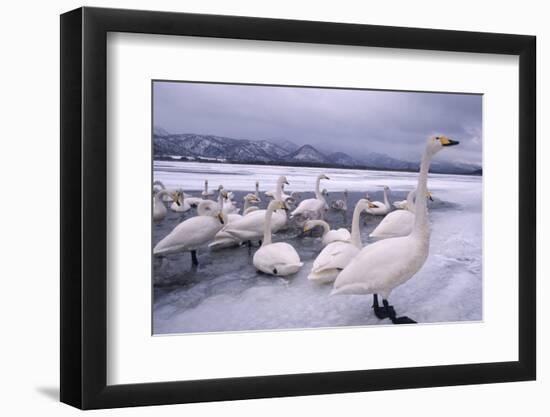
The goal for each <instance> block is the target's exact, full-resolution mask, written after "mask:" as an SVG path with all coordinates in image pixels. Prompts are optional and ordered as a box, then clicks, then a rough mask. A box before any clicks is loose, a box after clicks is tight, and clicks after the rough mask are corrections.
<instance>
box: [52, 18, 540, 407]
mask: <svg viewBox="0 0 550 417" xmlns="http://www.w3.org/2000/svg"><path fill="white" fill-rule="evenodd" d="M108 32H131V33H147V34H162V35H174V36H178V35H186V36H199V37H215V38H236V39H254V40H267V41H285V42H305V43H318V44H333V45H357V46H371V47H373V46H374V47H383V48H404V49H421V50H441V51H457V52H476V53H491V54H507V55H516V56H519V103H518V112H519V132H518V140H519V155H518V158H519V271H518V273H519V278H520V279H519V292H518V300H519V328H518V332H519V346H518V349H519V350H518V352H519V358H518V361H513V362H497V363H477V364H467V365H445V366H427V367H412V368H397V369H377V370H356V371H343V372H326V373H310V374H291V375H273V376H256V377H240V378H226V379H209V380H199V381H177V382H162V383H142V384H128V385H112V386H109V385H107V383H106V381H107V378H106V377H107V335H106V329H107V304H106V299H107V283H106V277H107V273H106V271H107V268H106V266H107V252H106V243H107V216H106V215H107V195H106V193H107V192H106V190H107V181H108V178H107V163H106V162H107V134H106V132H107V110H106V93H107V73H106V59H107V57H106V46H107V33H108ZM60 57H61V92H60V93H61V309H60V315H61V358H60V359H61V382H60V383H61V401H62V402H64V403H67V404H70V405H72V406H75V407H78V408H82V409H94V408H111V407H124V406H143V405H155V404H174V403H189V402H200V401H217V400H237V399H249V398H264V397H280V396H298V395H312V394H327V393H344V392H357V391H377V390H388V389H402V388H421V387H434V386H449V385H464V384H482V383H496V382H507V381H525V380H533V379H535V378H536V266H535V265H536V263H535V261H536V259H535V257H536V255H535V254H536V136H535V135H536V129H535V123H536V120H535V117H536V116H535V109H536V91H535V87H536V81H535V80H536V76H535V75H536V70H535V68H536V38H535V37H534V36H524V35H510V34H495V33H481V32H461V31H448V30H432V29H416V28H404V27H388V26H372V25H358V24H342V23H326V22H312V21H295V20H279V19H265V18H251V17H237V16H218V15H201V14H186V13H170V12H156V11H137V10H120V9H102V8H88V7H84V8H79V9H76V10H73V11H70V12H67V13H65V14H63V15H61V53H60Z"/></svg>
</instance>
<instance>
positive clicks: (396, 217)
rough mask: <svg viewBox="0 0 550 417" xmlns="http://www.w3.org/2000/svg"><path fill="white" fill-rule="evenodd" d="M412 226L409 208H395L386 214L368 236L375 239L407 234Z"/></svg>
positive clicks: (412, 221)
mask: <svg viewBox="0 0 550 417" xmlns="http://www.w3.org/2000/svg"><path fill="white" fill-rule="evenodd" d="M413 226H414V214H413V213H411V212H410V211H409V210H395V211H392V212H391V213H389V214H387V215H386V217H384V219H382V221H381V222H380V223H379V224H378V226H376V228H375V229H374V230H373V231H372V233H371V234H370V235H369V236H370V237H373V238H377V239H387V238H390V237H400V236H407V235H408V234H410V233H411V232H412V230H413Z"/></svg>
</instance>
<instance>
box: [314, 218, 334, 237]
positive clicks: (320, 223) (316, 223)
mask: <svg viewBox="0 0 550 417" xmlns="http://www.w3.org/2000/svg"><path fill="white" fill-rule="evenodd" d="M310 224H311V225H312V226H313V227H316V226H321V227H322V228H323V236H324V235H326V234H327V233H328V232H329V231H330V226H329V225H328V223H327V222H326V221H324V220H310Z"/></svg>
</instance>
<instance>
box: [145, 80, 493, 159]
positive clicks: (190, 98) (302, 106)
mask: <svg viewBox="0 0 550 417" xmlns="http://www.w3.org/2000/svg"><path fill="white" fill-rule="evenodd" d="M153 101H154V103H153V111H154V114H153V117H154V124H155V126H160V127H162V128H164V129H166V130H167V131H169V132H171V133H198V134H213V135H219V136H228V137H234V138H242V139H271V140H277V139H287V140H290V141H293V142H295V143H296V144H298V145H303V144H306V143H309V144H311V145H313V146H315V147H317V148H319V149H321V150H325V151H335V150H338V151H343V152H346V153H349V154H352V155H353V154H355V155H365V154H368V153H370V152H379V153H385V154H388V155H390V156H393V157H396V158H402V159H407V160H411V161H415V160H417V159H418V157H419V155H420V152H421V151H422V147H423V144H424V141H425V138H427V137H428V136H430V135H432V134H445V135H448V136H450V137H451V138H453V139H458V140H460V141H461V146H459V147H456V148H454V149H453V152H452V153H451V152H448V153H443V152H442V153H441V159H451V158H452V159H454V160H455V161H460V162H466V163H474V164H481V147H482V138H481V123H482V96H481V95H469V94H442V93H413V92H394V91H372V90H343V89H323V88H296V87H270V86H248V85H232V84H204V83H184V82H181V83H180V82H155V83H154V97H153ZM438 158H439V156H438Z"/></svg>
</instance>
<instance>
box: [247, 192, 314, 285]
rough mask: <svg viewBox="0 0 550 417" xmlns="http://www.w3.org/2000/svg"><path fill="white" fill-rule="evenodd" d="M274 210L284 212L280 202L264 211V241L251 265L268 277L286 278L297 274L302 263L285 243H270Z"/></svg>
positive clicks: (270, 204)
mask: <svg viewBox="0 0 550 417" xmlns="http://www.w3.org/2000/svg"><path fill="white" fill-rule="evenodd" d="M275 210H286V205H285V203H283V202H282V201H280V200H273V201H271V202H270V203H269V205H268V206H267V210H265V221H264V239H263V242H262V246H261V247H260V248H259V249H258V250H257V251H256V253H255V254H254V258H253V259H252V263H253V264H254V266H255V267H256V269H257V270H259V271H261V272H264V273H266V274H270V275H277V276H281V277H284V276H287V275H292V274H295V273H296V272H298V270H299V269H300V268H301V267H302V265H303V263H302V262H301V261H300V256H299V255H298V252H296V249H294V248H293V247H292V246H291V245H289V244H288V243H286V242H277V243H272V242H271V218H272V216H273V214H274V212H275Z"/></svg>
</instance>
